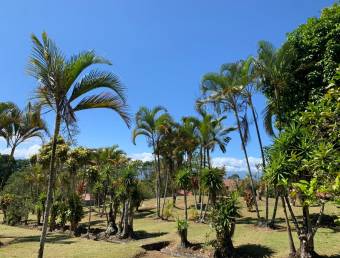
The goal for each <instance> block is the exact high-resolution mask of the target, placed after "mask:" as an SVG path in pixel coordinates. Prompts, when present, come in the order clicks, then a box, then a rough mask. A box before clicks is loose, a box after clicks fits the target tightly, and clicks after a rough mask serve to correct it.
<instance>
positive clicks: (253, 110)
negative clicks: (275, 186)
mask: <svg viewBox="0 0 340 258" xmlns="http://www.w3.org/2000/svg"><path fill="white" fill-rule="evenodd" d="M249 105H250V108H251V112H252V115H253V120H254V123H255V128H256V134H257V140H258V142H259V146H260V151H261V158H262V172H263V171H264V169H265V167H266V160H265V157H264V151H263V145H262V139H261V134H260V130H259V125H258V123H257V116H256V111H255V107H254V105H253V100H252V98H251V96H249ZM268 198H269V196H268V186H267V185H266V215H265V217H266V225H268V207H269V201H268Z"/></svg>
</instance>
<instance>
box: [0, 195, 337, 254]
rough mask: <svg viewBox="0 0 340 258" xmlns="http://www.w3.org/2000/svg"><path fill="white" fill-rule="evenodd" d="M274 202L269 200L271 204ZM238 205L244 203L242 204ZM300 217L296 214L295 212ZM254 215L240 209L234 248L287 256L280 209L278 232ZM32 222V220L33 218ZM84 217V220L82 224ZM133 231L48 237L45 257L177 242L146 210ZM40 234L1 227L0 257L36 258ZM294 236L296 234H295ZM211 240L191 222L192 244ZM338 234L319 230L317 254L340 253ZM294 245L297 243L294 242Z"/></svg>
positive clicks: (167, 225) (168, 225)
mask: <svg viewBox="0 0 340 258" xmlns="http://www.w3.org/2000/svg"><path fill="white" fill-rule="evenodd" d="M272 203H273V200H271V205H272ZM153 204H154V201H153V200H150V201H147V202H145V203H144V204H143V207H145V208H148V207H153ZM182 204H183V201H182V198H181V197H180V198H179V200H178V206H179V207H180V209H175V212H174V217H177V216H181V215H182V214H183V210H182V207H183V206H182ZM241 204H243V202H242V201H241ZM263 204H264V202H263V201H262V202H260V209H261V210H262V213H263V210H264V209H263ZM311 210H312V212H318V207H315V208H311ZM326 213H327V214H337V215H339V209H337V208H335V207H334V206H332V205H327V206H326ZM298 214H299V213H298ZM254 217H255V214H254V213H249V212H247V211H246V209H242V218H240V219H239V221H238V225H237V227H236V232H235V236H234V244H235V246H237V247H239V248H242V249H243V250H244V251H245V252H246V253H249V254H251V255H252V257H263V256H265V255H266V256H267V257H268V256H272V257H287V254H288V241H287V233H286V231H285V227H284V220H283V214H282V210H281V208H280V207H279V208H278V216H277V217H278V221H279V225H280V226H282V228H281V229H279V230H276V231H271V230H265V229H259V228H255V227H254V226H253V223H254ZM32 219H33V217H32ZM87 219H88V218H87V217H85V218H84V219H83V222H84V223H85V222H86V221H87ZM92 220H93V226H92V227H105V221H104V220H105V218H104V217H102V218H100V217H99V216H98V215H97V214H96V213H95V214H94V216H93V218H92ZM134 224H135V225H134V226H135V230H136V231H137V233H138V234H139V235H141V236H143V239H141V240H137V241H131V242H129V243H126V244H112V243H107V242H103V241H93V240H87V239H82V238H69V237H67V236H66V235H63V234H55V233H54V234H50V236H49V243H47V245H46V250H45V257H50V258H52V257H53V258H56V257H58V258H59V257H119V258H120V257H122V258H129V257H134V256H135V255H136V254H138V253H140V252H142V251H143V249H142V248H140V245H142V244H145V243H152V242H157V241H161V240H170V241H177V240H178V237H177V234H176V228H175V222H174V221H170V222H166V221H160V220H155V219H154V211H153V210H150V209H145V211H143V212H141V213H138V214H137V218H136V219H135V222H134ZM39 235H40V232H39V231H37V230H34V229H25V228H20V227H10V226H5V225H0V237H1V241H2V242H4V243H7V244H6V245H5V246H4V247H2V248H0V257H27V258H28V257H36V250H37V248H38V242H39ZM294 235H295V234H294ZM213 237H214V234H213V232H212V231H211V229H210V228H209V226H208V225H203V224H196V223H193V222H191V223H190V228H189V236H188V238H189V240H190V241H192V242H205V241H206V240H207V239H211V238H213ZM339 243H340V232H339V231H338V232H335V231H334V230H331V229H320V230H319V231H318V233H317V235H316V242H315V247H316V251H317V252H318V253H320V254H322V255H329V256H332V257H340V256H336V255H338V254H340V245H339ZM296 246H297V247H298V241H297V239H296Z"/></svg>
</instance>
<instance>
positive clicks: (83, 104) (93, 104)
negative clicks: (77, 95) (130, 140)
mask: <svg viewBox="0 0 340 258" xmlns="http://www.w3.org/2000/svg"><path fill="white" fill-rule="evenodd" d="M93 108H108V109H112V110H114V111H116V112H117V113H118V115H119V116H120V117H121V118H122V119H123V120H124V122H125V123H126V125H127V126H128V127H130V123H131V119H130V114H129V113H128V111H127V106H126V104H125V103H124V102H123V101H122V99H121V98H120V97H118V96H116V95H113V94H111V93H102V94H95V95H91V96H87V97H84V98H83V99H82V100H81V101H80V102H79V103H78V104H77V105H76V106H75V107H74V108H73V110H74V111H75V112H77V111H80V110H85V109H93Z"/></svg>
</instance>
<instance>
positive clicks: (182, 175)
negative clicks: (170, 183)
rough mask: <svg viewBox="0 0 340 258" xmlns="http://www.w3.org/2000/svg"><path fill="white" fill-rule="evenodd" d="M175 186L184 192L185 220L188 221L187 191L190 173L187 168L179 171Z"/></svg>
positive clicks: (189, 183)
mask: <svg viewBox="0 0 340 258" xmlns="http://www.w3.org/2000/svg"><path fill="white" fill-rule="evenodd" d="M176 184H177V186H178V187H179V188H180V189H182V190H183V192H184V212H185V220H188V203H187V191H188V190H189V189H190V185H191V172H190V170H189V169H187V168H183V169H180V170H179V171H178V172H177V175H176Z"/></svg>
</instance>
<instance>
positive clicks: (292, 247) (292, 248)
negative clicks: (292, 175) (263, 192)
mask: <svg viewBox="0 0 340 258" xmlns="http://www.w3.org/2000/svg"><path fill="white" fill-rule="evenodd" d="M281 201H282V208H283V213H284V215H285V220H286V225H287V233H288V242H289V250H290V254H289V257H295V255H296V249H295V245H294V240H293V236H292V229H291V227H290V224H289V219H288V215H287V209H286V204H285V200H284V197H283V196H281Z"/></svg>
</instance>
